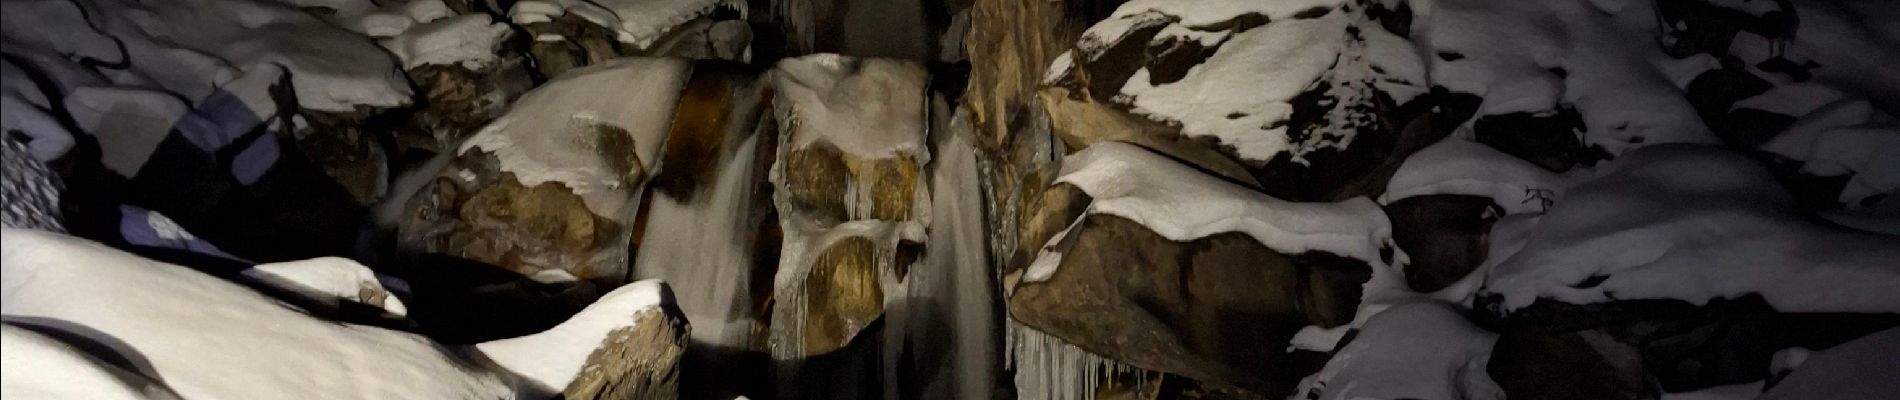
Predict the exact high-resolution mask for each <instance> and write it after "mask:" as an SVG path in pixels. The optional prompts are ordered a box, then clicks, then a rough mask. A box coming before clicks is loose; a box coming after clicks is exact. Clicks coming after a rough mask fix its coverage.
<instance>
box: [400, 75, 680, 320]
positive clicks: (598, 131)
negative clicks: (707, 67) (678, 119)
mask: <svg viewBox="0 0 1900 400" xmlns="http://www.w3.org/2000/svg"><path fill="white" fill-rule="evenodd" d="M686 72H687V65H686V63H685V62H684V61H678V60H667V59H624V60H615V61H614V62H610V63H604V64H602V65H598V66H594V67H589V68H587V69H584V70H578V71H575V72H574V73H572V74H568V75H564V76H563V77H562V78H560V79H556V80H554V81H552V82H549V83H548V84H547V85H545V86H543V87H541V88H539V89H536V90H535V91H534V92H531V93H529V94H528V95H526V96H523V98H522V99H521V101H520V102H518V103H517V104H516V105H515V106H514V108H513V109H512V110H511V111H510V112H509V114H508V115H506V116H503V117H502V118H501V119H498V120H496V121H495V122H493V123H491V124H489V125H488V126H487V127H486V128H483V130H482V131H481V132H479V133H477V134H476V135H475V136H474V137H472V138H470V139H469V141H468V143H466V144H464V145H463V146H462V147H461V149H460V151H459V157H457V159H456V160H455V161H454V162H453V163H451V165H450V166H449V167H448V168H445V169H444V170H443V171H442V172H441V174H440V175H438V177H437V178H436V179H435V181H434V182H433V183H431V184H429V185H428V186H426V187H425V188H424V189H423V191H422V192H421V193H420V194H418V195H417V196H415V198H413V199H412V200H411V204H410V205H409V210H410V211H409V213H408V216H407V217H406V218H405V219H404V220H403V221H401V223H400V235H401V240H402V246H403V248H404V249H405V250H407V251H411V252H419V253H433V254H447V255H453V256H457V257H463V258H468V259H472V260H475V261H481V262H484V263H490V264H494V265H498V266H502V267H506V268H509V269H512V270H515V271H517V272H520V273H522V274H524V275H532V274H534V273H536V272H539V271H541V270H544V269H563V270H566V271H568V272H570V273H572V274H573V275H574V276H577V277H579V278H581V279H583V280H604V281H606V282H609V283H618V282H625V280H626V279H627V277H628V271H627V268H628V266H627V262H628V259H629V254H628V251H629V249H628V243H629V241H630V240H631V239H630V238H631V235H632V225H633V223H634V222H635V214H636V213H637V211H638V209H639V200H640V197H639V194H640V193H641V192H642V190H644V185H645V184H646V183H647V181H648V179H649V178H650V176H649V174H650V172H649V171H650V170H652V169H653V168H654V167H656V166H657V165H656V164H655V163H656V162H657V160H658V158H659V155H660V152H661V147H662V143H663V141H664V140H665V135H666V132H667V130H668V126H669V125H670V121H671V120H672V118H671V116H672V115H673V111H674V107H675V100H676V98H677V96H678V93H679V91H680V88H681V86H682V85H683V84H684V81H685V76H686ZM624 93H643V94H646V95H647V96H651V97H650V98H648V99H645V100H643V101H640V102H635V103H634V104H631V105H630V104H626V103H624V102H622V100H621V97H619V96H620V95H621V94H624Z"/></svg>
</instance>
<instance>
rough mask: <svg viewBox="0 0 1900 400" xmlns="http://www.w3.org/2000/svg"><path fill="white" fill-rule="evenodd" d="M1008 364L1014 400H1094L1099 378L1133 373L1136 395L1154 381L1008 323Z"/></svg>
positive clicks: (1155, 381)
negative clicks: (1012, 372)
mask: <svg viewBox="0 0 1900 400" xmlns="http://www.w3.org/2000/svg"><path fill="white" fill-rule="evenodd" d="M1006 328H1007V329H1008V330H1009V352H1008V353H1007V354H1008V357H1009V360H1008V363H1009V365H1010V367H1011V368H1014V369H1015V370H1016V398H1018V399H1023V400H1094V399H1095V395H1096V389H1097V388H1100V387H1101V386H1102V381H1103V380H1102V378H1103V377H1112V376H1116V375H1122V374H1124V373H1135V375H1136V376H1137V377H1138V378H1137V379H1136V381H1135V382H1129V383H1130V384H1132V385H1133V386H1134V387H1135V388H1136V391H1137V392H1142V393H1146V392H1149V390H1150V388H1151V387H1152V386H1153V385H1156V384H1160V381H1158V380H1150V379H1149V378H1147V375H1145V374H1141V373H1140V372H1141V371H1140V370H1139V369H1136V368H1135V367H1132V366H1129V365H1127V364H1122V363H1120V362H1116V361H1115V360H1110V359H1107V358H1103V357H1102V356H1099V355H1095V354H1094V353H1090V352H1088V351H1087V350H1082V348H1080V347H1075V345H1071V344H1069V343H1068V342H1064V341H1062V339H1058V338H1056V337H1055V336H1049V334H1047V333H1043V332H1042V331H1038V330H1036V328H1031V327H1029V326H1026V325H1023V324H1022V323H1019V322H1016V321H1015V320H1010V321H1009V322H1008V324H1007V326H1006Z"/></svg>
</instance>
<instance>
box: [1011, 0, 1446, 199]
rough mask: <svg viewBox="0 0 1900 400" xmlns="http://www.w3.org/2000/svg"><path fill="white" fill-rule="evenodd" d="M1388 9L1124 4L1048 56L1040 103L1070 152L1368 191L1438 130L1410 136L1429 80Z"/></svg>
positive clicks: (1288, 192)
mask: <svg viewBox="0 0 1900 400" xmlns="http://www.w3.org/2000/svg"><path fill="white" fill-rule="evenodd" d="M1386 3H1388V2H1379V1H1336V0H1318V1H1295V2H1246V1H1226V0H1215V1H1198V2H1168V1H1134V2H1130V3H1127V4H1123V5H1122V6H1121V7H1120V8H1119V9H1117V10H1116V11H1115V13H1114V14H1113V15H1111V16H1110V17H1109V18H1108V19H1107V20H1104V21H1102V22H1100V23H1097V24H1095V26H1093V27H1091V28H1089V30H1088V31H1087V32H1086V33H1084V34H1083V36H1082V38H1081V40H1080V41H1078V42H1077V43H1076V44H1075V47H1074V50H1071V51H1070V52H1069V53H1065V54H1064V55H1062V56H1059V57H1057V58H1056V59H1055V62H1054V63H1053V64H1052V65H1051V66H1050V68H1049V72H1048V75H1047V76H1046V77H1045V80H1044V81H1043V84H1044V86H1045V89H1043V90H1042V91H1041V94H1040V96H1041V99H1042V104H1043V105H1044V107H1045V108H1046V109H1047V110H1048V113H1049V116H1050V121H1051V123H1052V126H1053V128H1054V130H1055V132H1056V133H1057V134H1058V135H1061V136H1062V137H1063V139H1064V141H1065V142H1066V143H1067V144H1068V145H1069V147H1070V148H1071V149H1077V148H1081V147H1085V146H1088V145H1090V144H1092V143H1095V142H1098V141H1102V140H1123V141H1132V142H1136V143H1140V144H1142V145H1145V146H1148V147H1152V148H1156V149H1160V150H1162V151H1168V152H1170V153H1171V154H1173V153H1178V155H1177V156H1178V157H1181V158H1184V159H1187V160H1190V161H1194V162H1196V163H1199V164H1207V165H1206V166H1205V167H1206V168H1208V169H1211V170H1215V171H1220V172H1222V173H1223V174H1228V173H1229V172H1228V171H1231V170H1232V169H1233V167H1232V166H1230V165H1223V164H1238V167H1239V168H1241V169H1243V170H1244V171H1245V175H1243V176H1247V177H1251V178H1252V179H1251V180H1253V181H1256V182H1258V183H1259V184H1260V186H1262V187H1263V188H1264V189H1265V190H1266V192H1267V193H1269V194H1273V195H1275V196H1279V197H1282V198H1287V199H1291V200H1326V201H1334V200H1341V199H1345V198H1350V197H1353V196H1356V195H1366V194H1376V193H1377V191H1378V189H1379V188H1380V186H1381V185H1380V184H1381V183H1382V182H1383V180H1384V178H1383V176H1382V175H1384V174H1387V173H1389V171H1390V170H1391V169H1392V168H1396V167H1397V164H1398V162H1399V161H1401V160H1403V158H1404V155H1405V154H1406V153H1408V152H1409V151H1410V150H1411V149H1415V148H1417V147H1421V146H1422V145H1423V144H1425V143H1430V142H1431V141H1430V140H1426V139H1424V138H1422V137H1414V136H1425V135H1428V134H1430V133H1431V132H1432V131H1431V130H1429V129H1407V126H1408V125H1410V124H1411V123H1412V122H1414V120H1416V119H1417V118H1416V117H1418V116H1421V115H1423V113H1421V112H1419V111H1420V110H1423V109H1425V108H1424V107H1416V106H1413V107H1408V106H1406V105H1407V104H1410V103H1412V102H1413V101H1414V100H1418V99H1421V98H1424V97H1421V95H1423V94H1425V92H1426V88H1427V86H1426V81H1425V78H1426V75H1425V70H1424V67H1423V62H1422V61H1421V60H1420V59H1419V56H1418V54H1417V53H1416V51H1415V50H1414V47H1413V45H1412V43H1411V42H1409V41H1407V40H1406V38H1405V36H1404V35H1407V34H1409V30H1410V27H1409V26H1406V25H1405V24H1403V23H1401V22H1402V21H1401V20H1402V17H1407V16H1409V14H1405V13H1401V12H1396V11H1392V10H1393V7H1395V6H1394V5H1389V4H1386ZM1263 60H1264V61H1263ZM1223 159H1224V160H1223ZM1367 181H1370V182H1367Z"/></svg>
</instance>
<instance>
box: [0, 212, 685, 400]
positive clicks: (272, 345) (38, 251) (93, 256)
mask: <svg viewBox="0 0 1900 400" xmlns="http://www.w3.org/2000/svg"><path fill="white" fill-rule="evenodd" d="M3 237H4V240H3V241H0V259H3V261H4V263H3V264H0V268H4V272H5V273H4V275H0V299H4V303H0V311H4V313H5V315H6V320H7V324H8V326H9V327H8V329H7V332H8V334H7V335H6V336H7V340H6V341H5V343H6V346H7V347H8V351H6V352H5V353H6V363H7V364H6V366H5V368H0V370H5V371H7V379H6V386H7V388H8V389H9V393H12V392H11V390H12V389H15V388H35V387H37V388H46V387H48V386H49V385H54V384H58V385H69V384H70V383H72V382H73V381H71V379H75V378H77V377H80V376H94V377H97V376H99V375H100V374H116V375H124V374H123V373H115V372H114V371H113V370H112V369H111V368H112V367H110V366H107V365H103V364H100V363H96V362H89V361H87V360H84V359H82V358H83V355H76V354H70V352H67V353H68V354H64V355H60V354H51V355H47V357H52V358H50V359H49V358H44V357H33V354H27V353H26V352H32V351H39V352H59V351H60V350H59V349H58V347H57V346H56V344H52V343H45V342H44V341H36V340H37V339H33V338H32V337H30V335H26V334H22V333H21V332H18V331H15V330H14V329H13V328H12V327H13V326H15V325H17V324H28V325H32V326H35V327H37V328H35V330H36V331H37V330H39V329H46V330H52V331H58V332H62V334H64V335H73V337H78V338H83V339H85V340H88V341H91V342H95V343H99V344H101V345H102V346H104V347H102V348H99V349H95V351H100V350H102V351H109V352H112V353H116V354H117V355H119V356H123V357H127V358H132V359H135V360H139V361H141V363H139V364H138V365H139V369H140V370H139V371H122V372H125V373H134V374H138V375H141V376H145V377H162V378H163V380H162V384H163V387H164V388H165V389H169V390H170V391H174V392H176V393H177V394H178V395H179V396H178V397H181V398H515V397H517V396H522V397H539V396H546V395H549V394H552V393H553V392H554V391H558V390H560V389H561V388H564V387H566V385H567V383H568V381H569V380H571V379H573V377H574V376H575V374H576V373H578V372H579V371H580V369H581V367H582V364H584V361H585V358H586V357H587V355H588V354H590V353H592V352H593V351H594V349H595V348H596V347H597V346H599V345H601V343H602V342H603V340H604V339H605V338H606V337H607V334H608V332H610V331H613V330H615V329H620V328H626V327H631V326H633V324H634V322H635V315H636V312H639V311H643V310H657V309H658V307H661V306H662V305H663V303H662V302H663V301H665V299H666V297H667V295H666V294H665V293H664V292H665V291H666V290H667V289H666V287H665V285H664V284H663V283H659V282H658V281H642V282H636V283H633V284H630V285H627V286H624V287H621V288H620V289H616V290H615V291H613V292H611V293H608V294H607V295H606V296H604V297H602V298H601V299H600V300H598V301H597V302H595V303H594V304H593V305H592V306H589V307H588V308H587V309H585V310H583V311H582V312H581V313H580V314H578V315H576V316H574V317H573V318H571V319H569V320H568V321H567V322H564V323H562V324H561V325H559V326H557V327H555V328H553V329H550V330H548V331H547V332H543V333H540V334H535V335H529V336H525V337H520V338H515V339H506V340H500V341H495V342H488V343H482V344H479V345H477V346H475V348H474V349H475V350H476V351H479V352H480V353H481V355H482V356H483V357H485V358H486V359H487V360H489V361H491V362H493V364H483V363H480V362H476V361H475V360H472V359H465V358H463V357H464V356H463V355H462V354H466V353H464V352H465V351H467V350H462V349H453V348H447V347H443V346H441V345H438V344H435V343H434V342H431V341H429V340H428V339H426V338H423V337H420V336H417V335H414V334H410V333H404V332H397V331H391V330H386V329H382V328H376V327H368V326H359V325H351V324H342V323H335V322H331V321H325V320H320V319H317V318H312V317H310V316H309V315H307V314H305V313H304V312H303V311H301V310H297V309H295V308H292V307H291V306H289V305H287V304H285V303H283V302H280V301H277V300H274V299H271V298H269V297H265V296H264V295H261V294H259V293H257V292H254V291H252V290H251V289H248V288H245V287H243V286H239V285H236V284H232V283H229V282H226V281H223V280H220V279H218V278H214V277H212V276H209V275H205V274H203V273H200V272H198V271H195V270H192V269H189V268H186V267H182V266H177V265H171V264H165V263H161V262H156V261H151V260H146V259H143V258H139V257H138V256H134V255H131V254H128V253H124V252H121V251H119V250H114V249H111V248H108V247H105V246H104V245H100V244H98V243H92V242H88V241H85V240H81V239H77V238H71V237H66V236H61V235H57V234H52V233H45V232H39V231H29V230H17V229H11V228H8V229H6V230H5V232H4V236H3ZM307 262H311V263H317V264H320V265H317V266H318V267H319V269H320V271H316V272H314V273H316V274H317V275H324V273H323V271H330V272H344V273H346V274H348V273H350V271H359V272H366V271H362V270H360V269H359V267H358V266H351V265H347V264H343V263H347V261H342V260H312V261H307ZM322 265H330V267H323V266H322ZM267 270H271V271H270V272H261V273H263V274H270V275H273V276H285V275H281V274H279V272H283V271H281V269H279V268H267ZM305 272H310V271H304V272H298V274H304V273H305ZM317 275H307V274H306V275H303V277H292V278H291V279H292V280H294V281H297V282H304V283H312V284H315V285H317V286H332V285H334V284H336V283H337V282H330V281H332V280H334V279H330V278H324V277H322V276H317ZM309 278H317V279H315V280H312V279H309ZM356 278H361V277H356ZM356 278H347V277H346V278H345V280H353V281H355V282H350V283H348V284H351V285H360V284H364V283H365V282H364V281H362V280H360V279H356ZM16 339H25V340H24V341H22V340H16ZM16 347H17V348H20V349H25V352H16V351H14V350H15V349H16ZM206 349H218V350H219V351H206ZM16 356H19V357H20V358H15V357H16ZM20 362H32V363H33V364H31V365H33V366H35V368H28V367H27V365H28V364H17V363H20ZM43 363H50V364H43ZM88 363H91V364H92V365H91V366H88V365H86V364H88ZM483 365H492V367H493V368H499V369H498V370H488V369H487V368H490V367H483ZM39 366H49V367H48V368H47V369H36V368H37V367H39ZM75 370H77V371H75ZM22 371H26V372H24V373H21V372H22ZM62 371H66V372H72V373H73V374H66V373H60V372H62ZM41 372H44V373H41ZM515 376H519V377H522V378H526V380H525V381H523V380H518V379H517V378H515ZM101 379H102V378H101ZM55 389H57V390H79V389H74V388H55ZM94 389H97V390H113V389H114V387H113V386H99V387H97V388H94ZM119 389H126V388H119ZM134 389H139V388H136V387H134V388H130V389H127V390H134ZM100 394H110V393H100Z"/></svg>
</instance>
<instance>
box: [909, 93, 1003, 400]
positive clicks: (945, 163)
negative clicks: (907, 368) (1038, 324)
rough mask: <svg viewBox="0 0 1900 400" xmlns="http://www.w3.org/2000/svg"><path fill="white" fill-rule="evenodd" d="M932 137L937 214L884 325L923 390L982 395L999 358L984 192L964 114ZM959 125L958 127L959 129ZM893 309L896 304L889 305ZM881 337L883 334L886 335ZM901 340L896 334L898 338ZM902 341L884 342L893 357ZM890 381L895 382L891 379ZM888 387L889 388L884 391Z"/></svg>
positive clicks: (992, 383)
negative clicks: (910, 360) (911, 362)
mask: <svg viewBox="0 0 1900 400" xmlns="http://www.w3.org/2000/svg"><path fill="white" fill-rule="evenodd" d="M956 121H957V122H953V123H952V124H955V125H953V126H952V127H951V129H949V130H947V131H948V132H950V133H949V134H948V135H944V136H948V137H943V138H935V139H936V140H935V141H936V143H937V146H936V150H935V154H933V155H932V159H933V160H935V162H934V164H933V165H932V172H931V174H930V178H929V179H930V186H931V193H933V194H936V197H934V198H932V199H931V207H932V208H931V215H932V216H936V217H938V218H943V219H942V220H943V221H958V223H944V224H937V225H933V226H932V227H931V228H930V229H929V236H928V238H927V239H926V240H927V242H926V249H928V251H926V252H925V255H924V258H923V260H922V261H921V262H920V265H919V267H918V268H917V269H915V270H913V271H912V273H911V275H910V277H909V279H908V285H909V289H910V291H909V293H908V295H907V296H906V298H905V299H903V300H904V301H903V304H904V306H902V307H892V308H893V309H898V308H902V309H903V310H904V311H902V312H887V315H886V317H887V318H894V317H900V315H901V318H905V321H904V325H906V327H904V328H902V329H892V328H894V327H896V326H897V325H898V324H897V323H896V321H897V320H896V319H892V320H891V322H890V323H887V325H886V329H887V330H889V331H892V332H893V333H896V332H898V331H907V332H903V333H901V334H904V335H907V336H908V338H909V339H908V342H909V345H908V347H910V351H911V352H912V354H913V355H912V357H914V359H915V361H916V365H918V366H919V369H921V370H923V371H932V370H934V371H938V372H937V374H936V375H934V376H923V377H919V379H920V380H922V381H923V382H922V383H920V385H921V386H922V388H921V389H922V391H921V392H922V393H924V397H925V398H946V399H949V398H986V397H990V396H991V395H992V393H993V392H994V390H995V388H996V383H997V382H996V378H997V376H996V374H995V371H996V370H997V369H998V367H1000V366H1001V365H1002V360H1001V359H1000V358H999V356H998V354H997V353H998V352H999V350H1001V346H1002V337H1001V336H1000V335H999V333H1001V327H1000V326H998V325H1000V324H1001V318H1002V316H1001V315H999V310H1000V309H1001V304H1000V301H1001V297H1000V293H999V292H998V287H999V286H998V283H997V278H996V273H995V271H994V269H993V268H990V264H989V262H988V257H989V254H988V250H987V249H986V248H985V242H986V240H987V235H988V233H987V232H986V230H987V229H988V226H987V224H985V223H984V219H983V212H984V209H983V201H984V200H983V192H981V191H980V190H982V187H981V186H980V185H979V182H978V179H980V178H979V176H978V174H979V171H978V169H977V168H978V165H977V150H976V148H975V147H974V146H972V145H971V144H970V139H971V137H970V136H969V133H970V131H969V130H968V129H967V126H968V125H967V123H966V122H965V120H964V119H961V118H959V119H957V120H956ZM960 127H962V128H964V129H959V128H960ZM893 311H895V310H893ZM887 337H888V336H887ZM898 344H899V345H900V346H901V345H902V344H903V343H902V342H899V343H898ZM901 351H903V348H902V347H898V348H896V349H891V350H887V351H886V354H885V356H886V357H895V356H897V355H898V354H900V353H899V352H901ZM893 386H894V385H893ZM887 393H889V392H887Z"/></svg>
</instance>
